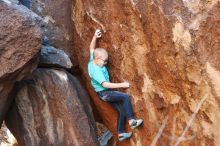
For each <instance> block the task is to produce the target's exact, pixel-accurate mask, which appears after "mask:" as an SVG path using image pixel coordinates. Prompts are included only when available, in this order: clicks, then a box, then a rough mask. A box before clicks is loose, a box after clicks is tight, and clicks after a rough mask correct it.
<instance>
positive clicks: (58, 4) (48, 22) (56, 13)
mask: <svg viewBox="0 0 220 146" xmlns="http://www.w3.org/2000/svg"><path fill="white" fill-rule="evenodd" d="M21 2H22V3H23V4H24V5H26V6H27V7H29V8H30V10H32V11H33V12H35V13H36V14H38V15H39V16H41V17H42V18H43V21H44V22H45V27H44V32H45V35H46V36H47V37H48V38H49V42H50V44H51V45H52V46H54V47H55V48H60V49H62V50H64V51H65V52H66V53H67V54H68V55H70V54H72V55H71V60H72V62H73V66H77V64H78V62H77V60H76V59H75V58H76V56H75V55H74V54H73V50H72V48H73V45H75V44H73V41H72V40H73V39H75V38H73V32H74V31H73V28H72V26H73V21H72V20H71V9H72V4H73V1H72V0H56V1H54V0H47V1H45V0H21Z"/></svg>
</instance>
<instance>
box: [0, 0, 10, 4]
mask: <svg viewBox="0 0 220 146" xmlns="http://www.w3.org/2000/svg"><path fill="white" fill-rule="evenodd" d="M2 1H3V2H5V3H7V4H11V2H10V1H9V0H2Z"/></svg>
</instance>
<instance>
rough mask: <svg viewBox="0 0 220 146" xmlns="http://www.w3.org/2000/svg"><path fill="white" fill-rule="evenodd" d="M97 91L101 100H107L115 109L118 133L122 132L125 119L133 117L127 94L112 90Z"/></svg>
mask: <svg viewBox="0 0 220 146" xmlns="http://www.w3.org/2000/svg"><path fill="white" fill-rule="evenodd" d="M97 93H98V95H99V97H100V98H101V99H102V100H104V101H106V102H108V103H109V104H110V105H111V106H113V107H114V108H115V109H116V110H117V112H118V120H117V130H118V133H123V132H124V124H125V120H130V119H134V114H133V110H132V105H131V101H130V97H129V95H128V94H125V93H122V92H119V91H114V90H104V91H100V92H97Z"/></svg>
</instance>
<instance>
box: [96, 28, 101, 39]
mask: <svg viewBox="0 0 220 146" xmlns="http://www.w3.org/2000/svg"><path fill="white" fill-rule="evenodd" d="M94 36H95V37H96V38H101V37H102V31H101V30H100V29H96V31H95V35H94Z"/></svg>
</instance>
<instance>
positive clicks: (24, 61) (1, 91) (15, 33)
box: [0, 1, 42, 125]
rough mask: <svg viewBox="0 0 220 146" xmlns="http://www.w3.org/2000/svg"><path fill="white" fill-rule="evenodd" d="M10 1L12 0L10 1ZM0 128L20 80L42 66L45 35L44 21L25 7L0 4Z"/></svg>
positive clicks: (3, 2)
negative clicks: (41, 51)
mask: <svg viewBox="0 0 220 146" xmlns="http://www.w3.org/2000/svg"><path fill="white" fill-rule="evenodd" d="M7 2H8V1H7ZM0 12H1V14H0V20H1V21H0V30H1V31H0V64H1V66H0V125H1V123H2V121H3V119H4V116H5V113H6V111H7V109H8V107H9V106H10V103H11V100H12V98H13V96H10V97H9V93H10V91H11V90H12V88H13V86H14V83H15V82H16V81H20V80H22V79H23V78H24V77H26V76H28V75H29V74H31V72H32V71H33V70H34V69H35V68H36V66H37V64H38V59H37V58H38V57H37V56H38V54H39V51H40V48H41V37H42V33H41V30H40V28H39V25H38V24H39V23H40V19H39V18H38V17H37V16H36V15H34V14H33V13H31V12H30V11H29V10H28V9H26V8H25V7H23V6H18V5H12V4H11V3H10V2H8V3H6V2H5V1H0Z"/></svg>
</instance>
